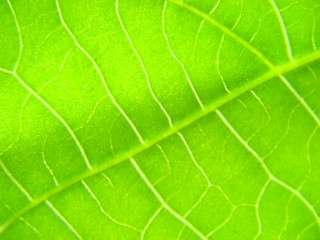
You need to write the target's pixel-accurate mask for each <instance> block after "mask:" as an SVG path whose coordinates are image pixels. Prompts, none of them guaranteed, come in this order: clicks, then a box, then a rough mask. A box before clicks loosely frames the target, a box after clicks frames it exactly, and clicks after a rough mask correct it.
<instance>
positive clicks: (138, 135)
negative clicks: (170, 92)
mask: <svg viewBox="0 0 320 240" xmlns="http://www.w3.org/2000/svg"><path fill="white" fill-rule="evenodd" d="M55 2H56V7H57V11H58V14H59V18H60V22H61V24H62V25H63V27H64V28H65V29H66V31H67V32H68V34H69V35H70V37H71V39H72V40H73V42H74V44H75V45H76V46H77V47H78V48H79V49H80V51H81V52H82V53H83V54H84V55H85V56H86V57H87V58H88V59H89V60H90V61H91V63H92V64H93V66H94V68H95V69H96V71H97V73H98V75H99V78H100V80H101V82H102V84H103V86H104V88H105V89H106V92H107V94H108V95H109V97H110V99H111V101H112V102H113V104H114V105H115V106H116V108H117V109H118V110H119V112H120V113H121V114H122V115H123V117H124V118H125V119H126V121H127V122H128V123H129V125H130V126H131V128H132V130H133V131H134V133H135V134H136V136H137V137H138V139H139V141H140V142H141V143H142V144H144V140H143V138H142V136H141V134H140V133H139V131H138V129H137V128H136V126H135V125H134V123H133V122H132V121H131V119H130V118H129V117H128V115H127V114H126V113H125V111H124V110H123V109H122V108H121V106H120V105H119V103H118V102H117V101H116V99H115V98H114V96H113V94H112V93H111V91H110V89H109V87H108V85H107V82H106V80H105V78H104V76H103V74H102V71H101V69H100V67H99V66H98V64H97V62H96V61H95V60H94V58H93V57H92V56H91V55H90V54H89V53H88V51H87V50H85V49H84V47H82V45H81V44H80V43H79V42H78V40H77V39H76V37H75V36H74V34H73V33H72V31H71V30H70V28H69V27H68V25H67V24H66V22H65V21H64V18H63V16H62V12H61V9H60V5H59V0H55Z"/></svg>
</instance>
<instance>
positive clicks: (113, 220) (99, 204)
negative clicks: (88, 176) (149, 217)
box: [81, 180, 141, 232]
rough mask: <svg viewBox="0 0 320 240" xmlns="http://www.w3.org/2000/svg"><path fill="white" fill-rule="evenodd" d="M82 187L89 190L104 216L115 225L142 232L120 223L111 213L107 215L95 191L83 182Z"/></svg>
mask: <svg viewBox="0 0 320 240" xmlns="http://www.w3.org/2000/svg"><path fill="white" fill-rule="evenodd" d="M81 183H82V185H83V186H84V187H85V189H86V190H87V192H88V193H89V194H90V196H91V197H92V198H93V200H94V201H95V202H96V203H97V205H98V207H99V209H100V211H101V212H102V213H103V215H105V216H106V217H107V218H108V219H109V220H110V221H112V222H114V223H115V224H118V225H120V226H122V227H126V228H129V229H131V230H133V231H136V232H141V230H139V229H137V228H135V227H133V226H130V225H129V224H126V223H122V222H119V221H118V220H117V219H115V218H114V217H112V216H111V215H110V214H109V213H107V212H106V211H105V209H104V208H103V206H102V204H101V202H100V200H99V199H98V198H97V196H96V195H95V194H94V193H93V191H92V190H91V188H90V187H89V186H88V184H87V183H86V182H85V181H84V180H82V181H81Z"/></svg>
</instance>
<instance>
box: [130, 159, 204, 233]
mask: <svg viewBox="0 0 320 240" xmlns="http://www.w3.org/2000/svg"><path fill="white" fill-rule="evenodd" d="M130 162H131V163H132V165H133V166H134V168H135V169H136V170H137V172H138V174H139V175H140V177H141V178H142V180H143V181H144V182H145V183H146V185H147V186H148V187H149V189H150V190H151V192H152V193H153V194H154V195H155V197H156V198H157V199H158V200H159V202H160V203H161V205H162V206H163V207H164V208H165V209H166V210H168V212H170V213H171V214H172V215H173V216H174V217H175V218H177V219H178V220H179V221H180V222H182V223H183V224H184V225H186V226H187V227H189V229H190V230H191V231H193V232H194V233H195V234H197V235H198V236H199V237H200V238H201V239H207V238H206V237H205V236H204V235H203V233H202V232H200V231H199V230H198V229H197V228H196V227H195V226H193V225H192V223H190V222H189V221H188V220H187V219H185V218H184V217H182V216H181V215H179V214H178V213H177V212H176V211H175V210H174V209H172V208H171V207H170V206H169V205H168V203H167V202H166V201H165V200H164V199H163V198H162V196H161V195H160V193H159V192H158V191H157V190H156V189H155V187H154V186H153V185H152V184H151V182H150V181H149V180H148V178H147V177H146V175H145V174H144V173H143V172H142V170H141V169H140V167H139V165H138V164H137V163H136V161H135V160H134V159H133V158H131V159H130Z"/></svg>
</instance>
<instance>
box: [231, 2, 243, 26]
mask: <svg viewBox="0 0 320 240" xmlns="http://www.w3.org/2000/svg"><path fill="white" fill-rule="evenodd" d="M242 12H243V0H241V7H240V13H239V15H238V17H237V19H236V22H235V23H234V24H233V26H232V28H231V30H234V29H235V28H236V27H237V26H238V24H239V22H240V20H241V18H242Z"/></svg>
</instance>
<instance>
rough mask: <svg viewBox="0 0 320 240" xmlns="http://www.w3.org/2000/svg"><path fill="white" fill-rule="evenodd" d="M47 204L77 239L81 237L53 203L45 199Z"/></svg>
mask: <svg viewBox="0 0 320 240" xmlns="http://www.w3.org/2000/svg"><path fill="white" fill-rule="evenodd" d="M46 204H47V206H48V207H49V208H50V209H51V210H52V212H53V213H54V214H55V215H56V216H57V217H58V218H59V219H60V220H61V221H62V222H63V223H64V224H65V225H66V227H67V228H69V230H70V231H71V232H72V233H73V234H74V235H76V236H77V238H78V239H82V237H81V235H80V234H79V233H78V232H77V230H76V229H75V228H74V227H73V226H72V225H71V224H70V223H69V221H68V220H67V219H66V218H65V217H64V216H63V215H62V214H61V213H60V212H59V211H58V209H56V208H55V207H54V206H53V204H52V203H51V202H49V201H46Z"/></svg>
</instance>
